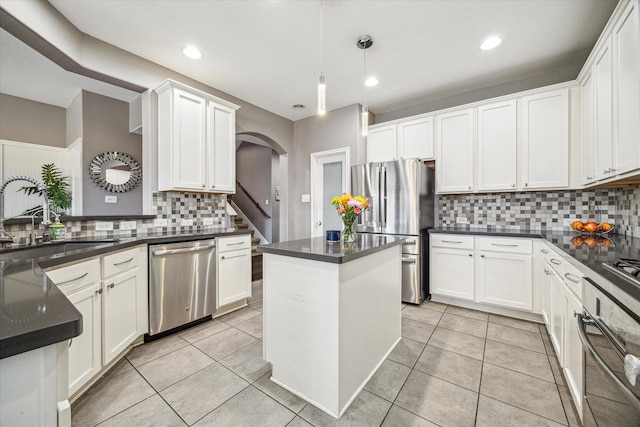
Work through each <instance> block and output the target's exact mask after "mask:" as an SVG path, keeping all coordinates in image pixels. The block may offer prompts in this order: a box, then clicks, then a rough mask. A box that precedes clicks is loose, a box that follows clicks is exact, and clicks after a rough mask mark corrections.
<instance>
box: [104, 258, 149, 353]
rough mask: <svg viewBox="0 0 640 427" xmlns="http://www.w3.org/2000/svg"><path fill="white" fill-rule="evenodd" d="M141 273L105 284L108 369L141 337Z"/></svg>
mask: <svg viewBox="0 0 640 427" xmlns="http://www.w3.org/2000/svg"><path fill="white" fill-rule="evenodd" d="M139 280H140V278H139V277H138V269H137V268H136V269H133V270H130V271H128V272H126V273H123V274H120V275H118V276H115V277H114V278H112V279H109V280H105V281H103V282H102V283H103V287H102V289H103V302H102V304H103V308H102V310H103V311H102V315H103V325H102V328H103V329H102V339H103V342H104V345H103V348H102V353H103V363H104V364H105V365H107V364H108V363H109V362H111V361H112V360H113V359H114V358H115V357H116V356H117V355H118V354H120V353H121V352H122V351H123V350H124V349H125V348H127V346H128V345H129V344H131V343H132V342H133V341H134V340H135V339H136V338H137V337H138V329H139V327H138V323H137V322H138V312H137V309H138V306H139V305H140V300H139V299H140V295H139V289H140V286H139V283H138V281H139Z"/></svg>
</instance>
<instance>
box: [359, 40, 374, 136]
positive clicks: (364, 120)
mask: <svg viewBox="0 0 640 427" xmlns="http://www.w3.org/2000/svg"><path fill="white" fill-rule="evenodd" d="M356 46H358V49H362V55H363V70H362V77H363V78H364V76H366V75H367V49H369V48H370V47H371V46H373V38H371V36H370V35H368V34H364V35H362V36H360V37H358V40H356ZM367 86H368V85H367V84H366V83H365V86H364V90H363V92H364V95H363V103H362V112H361V120H360V124H361V130H362V136H367V134H368V133H369V106H368V105H367ZM374 86H375V85H374Z"/></svg>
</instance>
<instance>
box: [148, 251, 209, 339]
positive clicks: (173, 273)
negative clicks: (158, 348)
mask: <svg viewBox="0 0 640 427" xmlns="http://www.w3.org/2000/svg"><path fill="white" fill-rule="evenodd" d="M215 255H216V241H215V240H214V239H210V240H195V241H189V242H180V243H168V244H158V245H149V334H148V335H147V336H145V340H146V341H150V340H152V339H154V338H159V337H161V336H164V335H166V334H167V333H171V332H174V330H178V329H181V328H183V327H186V326H190V324H191V323H193V322H197V321H198V320H204V319H207V318H211V315H212V314H213V312H214V311H215V308H216V257H215Z"/></svg>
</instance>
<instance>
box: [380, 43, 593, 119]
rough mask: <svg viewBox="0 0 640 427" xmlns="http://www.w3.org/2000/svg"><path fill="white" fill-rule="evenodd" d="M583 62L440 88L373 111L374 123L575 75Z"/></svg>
mask: <svg viewBox="0 0 640 427" xmlns="http://www.w3.org/2000/svg"><path fill="white" fill-rule="evenodd" d="M585 57H586V55H585ZM583 65H584V60H583V61H580V62H579V63H576V64H575V65H573V66H570V67H564V68H560V69H557V70H555V71H553V72H549V73H545V74H540V75H537V76H533V77H529V78H526V79H523V80H517V81H513V82H508V83H503V84H499V85H495V86H490V87H485V88H482V89H477V90H471V91H467V92H462V93H450V92H447V91H442V92H441V93H439V94H434V95H431V96H430V98H431V99H430V100H428V101H425V102H422V103H419V104H416V105H414V106H411V107H404V108H397V109H391V110H390V111H387V112H383V113H376V114H375V122H374V123H383V122H388V121H391V120H396V119H402V118H405V117H411V116H415V115H417V114H423V113H430V112H432V111H438V110H443V109H445V108H451V107H456V106H458V105H464V104H469V103H472V102H478V101H482V100H485V99H491V98H496V97H498V96H504V95H510V94H512V93H517V92H522V91H525V90H530V89H535V88H539V87H543V86H549V85H552V84H556V83H562V82H566V81H569V80H574V79H575V78H576V77H578V73H579V72H580V70H581V69H582V66H583Z"/></svg>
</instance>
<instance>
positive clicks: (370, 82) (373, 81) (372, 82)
mask: <svg viewBox="0 0 640 427" xmlns="http://www.w3.org/2000/svg"><path fill="white" fill-rule="evenodd" d="M378 83H379V82H378V79H376V78H375V77H373V76H372V77H369V78H368V79H367V80H366V81H365V82H364V84H365V86H368V87H373V86H377V85H378Z"/></svg>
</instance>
